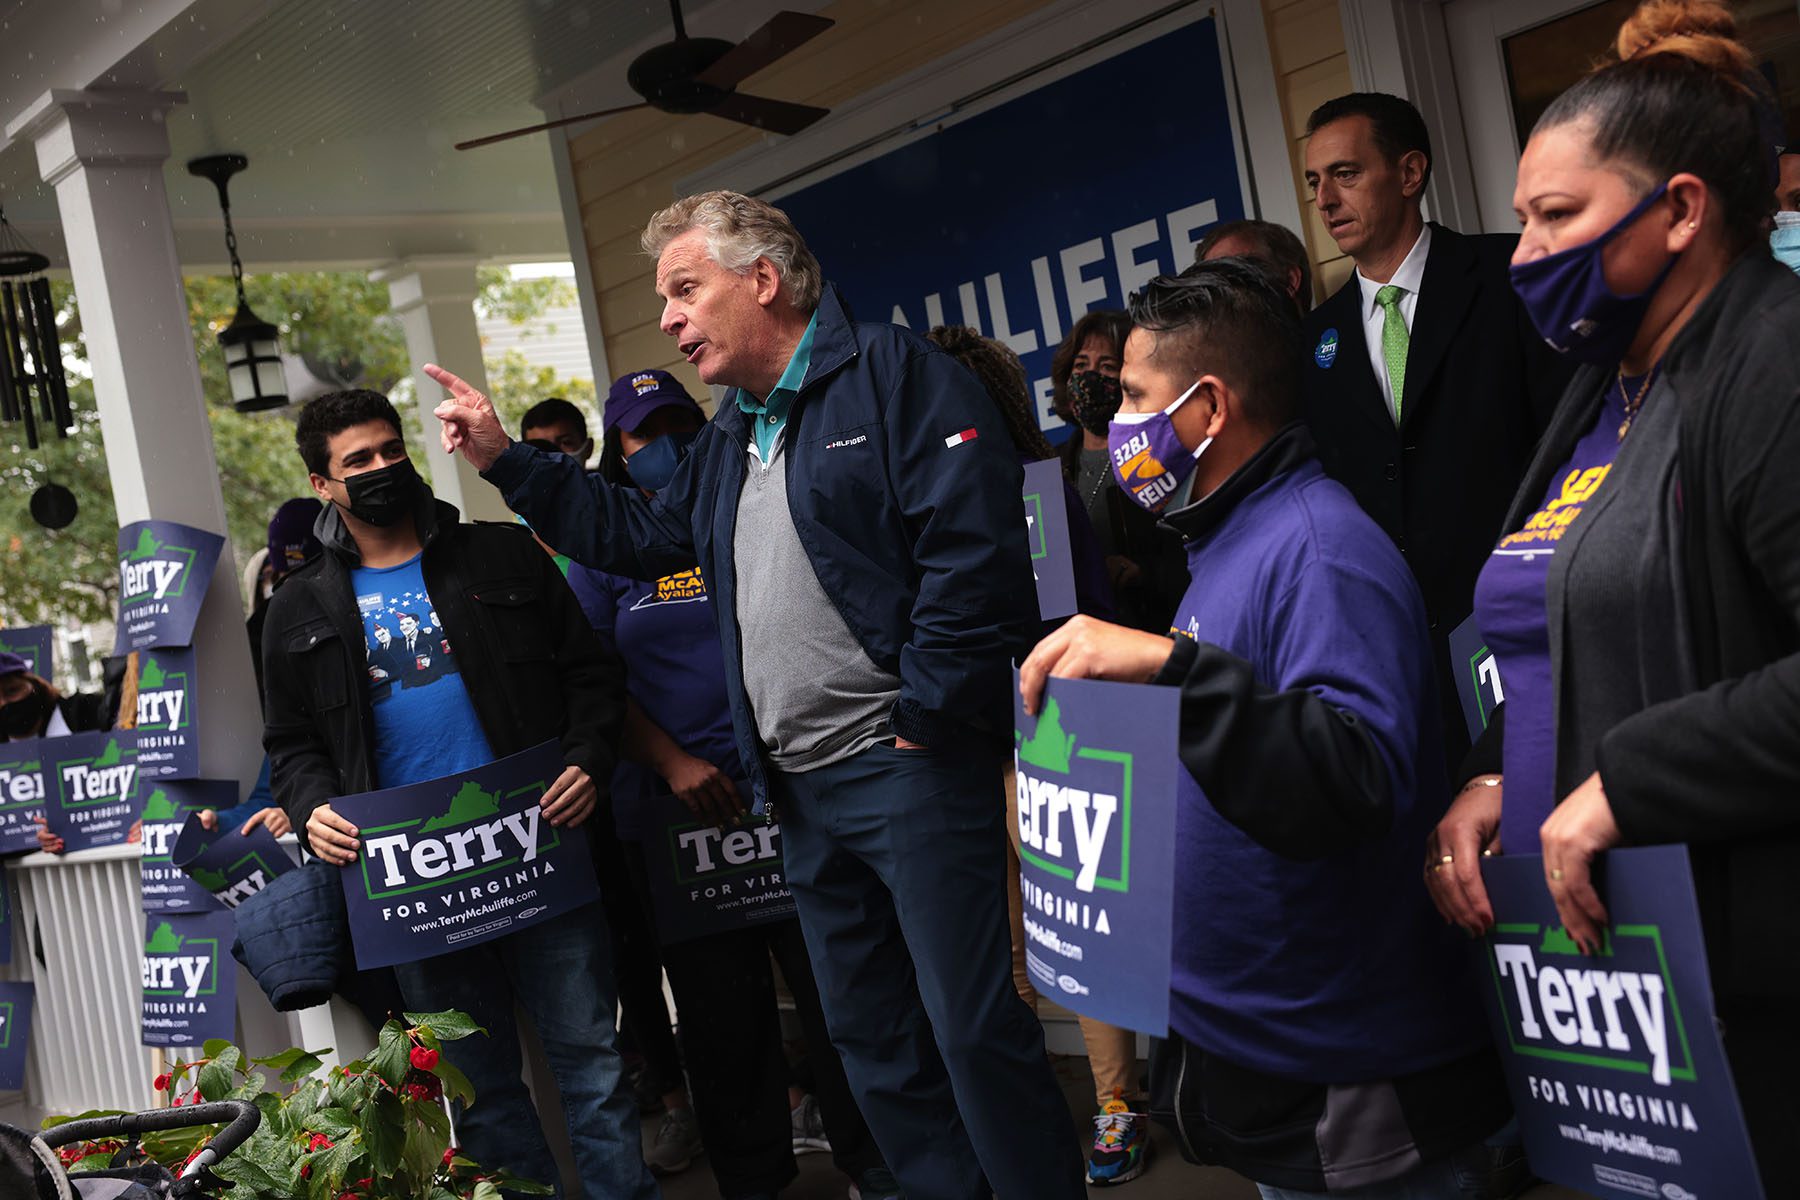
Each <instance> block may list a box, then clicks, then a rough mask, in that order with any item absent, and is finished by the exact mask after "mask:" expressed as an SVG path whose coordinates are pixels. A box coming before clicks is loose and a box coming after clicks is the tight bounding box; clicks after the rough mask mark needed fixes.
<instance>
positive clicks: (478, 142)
mask: <svg viewBox="0 0 1800 1200" xmlns="http://www.w3.org/2000/svg"><path fill="white" fill-rule="evenodd" d="M649 107H650V106H649V105H648V104H644V103H642V102H640V103H637V104H623V105H620V106H619V107H618V108H603V109H601V110H600V111H599V112H590V113H581V114H580V115H578V116H573V117H560V118H558V119H557V120H554V121H545V122H544V123H543V124H542V125H527V126H525V128H523V129H509V130H507V131H506V132H505V133H490V134H488V135H487V136H486V137H478V138H475V139H473V140H471V141H467V142H458V143H456V148H457V149H458V150H473V149H475V147H477V146H491V145H493V144H494V143H495V142H504V141H506V140H507V139H509V138H516V137H524V136H525V135H526V134H528V133H542V132H544V130H546V129H558V128H561V127H562V126H564V125H574V124H576V123H577V122H580V121H592V120H593V119H595V118H596V117H610V116H612V115H613V114H614V113H622V112H631V111H632V110H634V109H639V108H649Z"/></svg>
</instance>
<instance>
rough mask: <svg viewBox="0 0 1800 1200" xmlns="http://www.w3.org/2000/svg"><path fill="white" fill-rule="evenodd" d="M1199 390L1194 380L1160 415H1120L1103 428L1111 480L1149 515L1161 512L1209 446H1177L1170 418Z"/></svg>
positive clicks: (1155, 413) (1177, 442)
mask: <svg viewBox="0 0 1800 1200" xmlns="http://www.w3.org/2000/svg"><path fill="white" fill-rule="evenodd" d="M1199 386H1200V381H1199V380H1198V379H1196V380H1194V385H1193V387H1190V388H1188V390H1187V391H1185V392H1183V393H1181V395H1180V396H1179V397H1178V398H1177V399H1176V401H1175V403H1173V404H1171V405H1169V407H1167V408H1165V409H1163V410H1162V411H1161V412H1153V413H1128V412H1120V413H1116V414H1114V416H1113V419H1112V420H1111V422H1109V423H1108V424H1107V427H1106V449H1107V453H1108V454H1110V455H1111V456H1112V466H1113V477H1114V478H1116V479H1117V480H1118V482H1119V486H1120V487H1121V488H1123V489H1125V494H1126V495H1128V496H1130V497H1131V498H1132V499H1133V500H1135V501H1137V503H1138V504H1140V505H1142V506H1143V507H1145V508H1147V509H1149V510H1150V511H1151V512H1160V511H1162V507H1163V505H1165V504H1167V503H1168V502H1169V497H1170V496H1173V495H1174V494H1175V493H1176V492H1178V491H1180V490H1181V485H1182V484H1183V483H1185V482H1187V477H1188V476H1189V475H1192V474H1193V473H1194V467H1195V465H1196V464H1198V463H1199V461H1200V456H1201V455H1202V454H1204V453H1206V448H1207V447H1208V446H1210V445H1212V439H1211V438H1207V439H1206V440H1205V441H1204V442H1201V443H1200V444H1199V445H1198V446H1196V447H1195V448H1194V449H1192V450H1189V449H1188V448H1187V447H1186V446H1184V445H1182V444H1181V435H1180V434H1178V433H1176V432H1175V422H1174V420H1173V419H1172V416H1171V414H1173V413H1174V411H1175V410H1176V409H1178V408H1180V407H1181V406H1182V405H1183V404H1186V403H1187V399H1188V397H1189V396H1192V395H1193V394H1194V388H1197V387H1199Z"/></svg>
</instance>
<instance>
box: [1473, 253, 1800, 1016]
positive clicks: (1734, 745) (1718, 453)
mask: <svg viewBox="0 0 1800 1200" xmlns="http://www.w3.org/2000/svg"><path fill="white" fill-rule="evenodd" d="M1797 340H1800V280H1796V278H1795V276H1794V273H1793V272H1791V271H1789V270H1788V269H1787V268H1786V267H1783V266H1781V265H1780V264H1778V263H1775V262H1774V261H1773V260H1771V259H1770V258H1769V256H1768V254H1767V253H1766V252H1764V251H1763V250H1762V249H1761V248H1760V247H1758V248H1753V249H1752V250H1751V251H1750V252H1748V253H1746V254H1745V255H1743V256H1742V257H1741V258H1740V259H1739V260H1738V261H1737V262H1736V263H1735V264H1733V266H1732V267H1731V268H1730V270H1729V271H1728V272H1727V274H1726V276H1725V278H1724V279H1723V280H1722V281H1721V282H1720V283H1719V284H1718V286H1717V287H1716V288H1714V290H1713V292H1712V294H1711V295H1709V296H1708V297H1707V298H1706V299H1705V300H1704V301H1703V302H1702V303H1701V305H1700V307H1699V308H1698V309H1697V310H1696V312H1695V313H1694V316H1693V317H1692V318H1691V319H1690V320H1689V322H1688V324H1687V326H1686V327H1685V328H1684V329H1683V330H1682V331H1681V333H1680V334H1679V335H1678V336H1677V338H1676V339H1675V342H1674V344H1673V345H1672V346H1671V347H1670V349H1669V352H1668V354H1667V355H1666V356H1665V358H1664V362H1663V367H1662V372H1663V379H1662V382H1661V383H1660V384H1659V387H1658V391H1659V392H1660V393H1661V395H1659V397H1658V402H1659V403H1663V404H1674V405H1677V406H1679V408H1680V432H1679V447H1678V450H1677V456H1676V474H1675V479H1676V486H1677V488H1678V491H1677V492H1676V495H1675V496H1674V497H1673V501H1674V511H1675V513H1676V519H1675V521H1674V534H1673V539H1672V540H1673V541H1674V543H1675V544H1673V545H1671V546H1668V547H1663V548H1657V547H1647V552H1648V553H1651V554H1659V555H1660V556H1661V557H1663V558H1664V559H1666V561H1668V562H1669V563H1670V564H1673V565H1672V567H1671V571H1670V577H1669V580H1668V582H1669V586H1670V587H1672V588H1679V589H1680V592H1679V594H1678V595H1679V599H1680V600H1681V601H1682V604H1681V605H1680V606H1679V607H1680V608H1681V610H1682V611H1685V613H1686V614H1687V619H1686V624H1687V628H1685V629H1678V630H1673V631H1670V633H1669V636H1667V637H1658V636H1655V633H1656V631H1646V632H1647V633H1648V634H1649V635H1650V636H1645V637H1642V638H1640V639H1639V645H1640V646H1642V647H1644V649H1643V650H1642V651H1641V657H1644V658H1646V659H1647V656H1648V655H1650V654H1654V653H1663V654H1668V653H1679V654H1680V655H1682V657H1683V658H1684V659H1685V660H1686V661H1685V662H1683V663H1681V664H1680V665H1681V667H1682V669H1683V671H1684V673H1685V674H1687V675H1688V677H1689V678H1691V679H1693V680H1694V681H1695V684H1696V686H1695V688H1694V690H1692V691H1689V692H1688V693H1687V694H1685V695H1680V696H1677V697H1675V698H1673V699H1669V700H1664V701H1662V702H1660V703H1654V704H1651V705H1649V706H1648V707H1645V708H1642V709H1640V710H1639V711H1638V712H1636V713H1635V714H1634V715H1632V716H1630V717H1627V718H1626V719H1624V720H1622V721H1619V722H1618V723H1617V724H1615V725H1614V726H1612V728H1611V729H1609V730H1608V731H1607V732H1605V733H1604V734H1602V735H1600V737H1599V740H1598V742H1597V743H1596V744H1594V745H1593V746H1591V747H1586V748H1584V747H1580V746H1573V745H1569V744H1567V742H1568V740H1569V739H1570V738H1571V737H1572V736H1573V735H1572V734H1571V732H1570V726H1572V725H1573V724H1574V722H1569V721H1559V722H1558V729H1557V759H1558V773H1557V789H1558V795H1559V796H1564V795H1567V794H1568V792H1569V791H1570V790H1572V789H1573V787H1574V786H1575V785H1577V784H1579V783H1580V782H1581V781H1580V780H1579V779H1574V778H1565V777H1564V776H1565V774H1566V772H1565V771H1564V769H1563V764H1565V763H1579V762H1581V761H1583V760H1584V759H1585V758H1586V757H1587V755H1586V754H1584V753H1583V750H1584V749H1587V750H1591V753H1592V757H1593V759H1594V761H1595V762H1596V763H1597V764H1598V769H1599V772H1600V777H1601V782H1602V784H1603V785H1604V786H1605V788H1606V794H1607V799H1608V801H1609V803H1610V805H1611V807H1612V811H1613V815H1614V817H1615V819H1616V820H1617V821H1618V824H1619V829H1620V831H1621V833H1622V835H1623V839H1624V842H1625V843H1626V844H1627V845H1648V844H1657V843H1670V842H1685V843H1688V844H1689V845H1690V846H1691V847H1692V850H1693V858H1694V867H1695V873H1696V881H1697V884H1698V886H1699V890H1700V901H1701V915H1702V918H1703V921H1704V923H1705V925H1706V927H1707V941H1708V947H1709V952H1710V956H1711V958H1712V961H1713V975H1714V984H1715V987H1716V988H1717V989H1718V990H1719V991H1720V992H1721V993H1722V994H1729V995H1787V996H1793V995H1800V923H1797V922H1796V921H1794V919H1793V914H1794V913H1795V911H1797V910H1800V351H1797V350H1796V342H1797ZM1597 379H1598V376H1597V375H1596V374H1595V373H1594V371H1592V370H1589V371H1585V372H1583V373H1582V375H1580V376H1578V377H1577V378H1576V379H1575V380H1574V381H1573V382H1572V383H1571V384H1570V386H1569V389H1568V392H1567V393H1566V394H1565V396H1564V399H1563V402H1562V405H1561V406H1560V408H1559V410H1558V412H1557V415H1556V418H1555V420H1554V421H1553V422H1552V424H1551V426H1550V428H1549V429H1548V430H1547V431H1546V433H1545V435H1544V441H1543V444H1542V445H1541V446H1540V447H1539V450H1538V454H1537V456H1536V458H1535V460H1534V461H1533V463H1532V466H1531V469H1530V470H1529V471H1528V472H1527V474H1526V477H1525V480H1524V482H1523V484H1522V485H1521V486H1520V489H1519V492H1518V496H1517V498H1516V499H1515V500H1514V503H1513V506H1512V511H1511V512H1510V513H1509V514H1508V517H1507V523H1506V529H1507V530H1508V531H1512V530H1516V529H1518V528H1520V526H1521V525H1523V523H1524V522H1525V520H1526V519H1527V518H1529V516H1530V515H1531V513H1532V511H1533V510H1535V509H1536V507H1537V506H1538V504H1539V502H1540V501H1541V499H1542V497H1543V495H1544V492H1545V489H1546V488H1547V487H1548V486H1549V483H1550V478H1551V476H1552V475H1553V474H1554V473H1555V472H1556V471H1557V470H1558V469H1559V468H1560V467H1561V465H1562V464H1563V463H1564V462H1566V461H1567V459H1568V456H1569V454H1570V452H1571V450H1572V449H1573V447H1574V444H1575V442H1576V441H1577V440H1578V439H1579V438H1580V437H1581V435H1582V433H1583V432H1584V431H1585V430H1586V429H1587V428H1588V427H1589V426H1590V425H1591V424H1592V422H1593V419H1594V412H1595V408H1596V406H1597V404H1598V401H1599V395H1600V393H1601V389H1600V388H1599V387H1598V386H1597V385H1596V383H1597ZM1668 499H1670V498H1668V497H1663V496H1653V495H1646V496H1643V497H1633V502H1634V503H1642V504H1646V505H1659V504H1663V503H1665V502H1666V501H1667V500H1668ZM1613 500H1614V502H1615V503H1616V502H1618V500H1619V497H1617V496H1615V497H1613ZM1576 550H1577V552H1578V551H1579V547H1577V548H1576ZM1552 599H1556V598H1554V597H1553V598H1552ZM1562 599H1564V600H1565V601H1567V600H1568V598H1567V597H1563V598H1562ZM1557 607H1558V606H1557V605H1556V604H1554V603H1553V604H1552V605H1551V610H1552V611H1553V612H1554V611H1556V610H1557ZM1582 620H1583V615H1582V613H1581V612H1580V609H1579V606H1578V605H1577V606H1573V607H1570V606H1568V605H1567V604H1565V605H1564V616H1563V630H1562V633H1563V636H1562V638H1561V639H1560V641H1561V644H1562V651H1563V652H1562V654H1561V655H1560V656H1557V655H1553V656H1552V662H1551V671H1552V679H1553V681H1554V687H1555V692H1556V695H1557V696H1558V697H1559V703H1560V702H1562V701H1566V699H1567V697H1568V696H1569V695H1570V684H1569V681H1570V679H1571V678H1572V677H1574V676H1577V675H1579V676H1580V677H1581V678H1582V679H1583V681H1584V686H1585V687H1587V688H1589V689H1592V688H1593V687H1594V686H1595V682H1594V681H1595V679H1596V678H1597V677H1599V678H1606V677H1613V678H1617V679H1618V680H1619V682H1620V686H1629V685H1628V684H1627V683H1626V681H1625V677H1626V676H1627V675H1631V676H1633V677H1634V678H1635V677H1637V676H1638V675H1641V674H1644V673H1648V672H1651V671H1652V668H1653V667H1654V666H1655V665H1656V664H1651V663H1649V662H1647V661H1644V662H1639V663H1636V664H1625V665H1624V666H1623V667H1621V665H1620V664H1617V663H1614V662H1609V661H1606V656H1605V655H1601V656H1600V657H1599V658H1598V659H1596V657H1595V656H1594V649H1595V643H1596V641H1597V640H1599V639H1595V638H1588V639H1584V638H1583V637H1582V636H1581V625H1582ZM1602 686H1604V685H1602ZM1483 741H1484V743H1486V744H1487V746H1488V748H1489V749H1491V747H1492V742H1493V741H1494V739H1493V738H1484V739H1483ZM1478 759H1479V754H1477V755H1472V756H1471V764H1470V766H1471V768H1474V767H1479V766H1489V767H1492V766H1494V764H1493V761H1492V758H1489V759H1488V760H1487V762H1485V763H1483V762H1479V761H1477V760H1478Z"/></svg>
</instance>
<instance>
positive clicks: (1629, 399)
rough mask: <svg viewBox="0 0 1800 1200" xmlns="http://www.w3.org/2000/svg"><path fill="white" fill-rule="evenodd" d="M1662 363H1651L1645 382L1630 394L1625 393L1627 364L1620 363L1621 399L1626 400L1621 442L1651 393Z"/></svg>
mask: <svg viewBox="0 0 1800 1200" xmlns="http://www.w3.org/2000/svg"><path fill="white" fill-rule="evenodd" d="M1661 365H1662V364H1660V363H1651V364H1650V370H1649V371H1648V372H1647V373H1646V374H1645V375H1644V382H1643V383H1642V384H1641V385H1639V387H1638V390H1637V395H1635V396H1628V395H1626V394H1625V364H1624V363H1620V364H1619V399H1621V400H1623V401H1624V402H1625V419H1624V420H1623V421H1620V422H1619V440H1620V441H1621V442H1622V441H1624V440H1625V435H1626V434H1627V433H1629V432H1630V430H1631V419H1632V418H1633V417H1635V416H1637V413H1638V409H1640V408H1642V407H1643V406H1644V397H1645V396H1647V395H1649V394H1650V385H1651V384H1652V383H1653V382H1655V380H1656V368H1657V367H1659V366H1661Z"/></svg>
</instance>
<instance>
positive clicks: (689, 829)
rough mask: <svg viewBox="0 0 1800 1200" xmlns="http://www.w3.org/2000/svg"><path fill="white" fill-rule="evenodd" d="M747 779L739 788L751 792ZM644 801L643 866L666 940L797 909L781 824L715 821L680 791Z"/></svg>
mask: <svg viewBox="0 0 1800 1200" xmlns="http://www.w3.org/2000/svg"><path fill="white" fill-rule="evenodd" d="M748 787H749V785H747V784H740V785H739V790H740V792H743V793H744V794H748ZM646 807H647V808H648V809H649V811H648V813H647V814H646V815H645V817H644V821H645V824H646V826H647V829H646V831H645V837H644V842H643V845H644V873H645V875H646V876H647V878H648V882H649V884H650V899H651V903H652V905H653V906H654V908H655V910H656V933H657V936H658V937H659V938H661V939H662V941H663V942H664V943H665V944H667V943H671V942H682V941H688V940H691V939H693V938H698V937H706V936H708V935H710V934H715V933H735V932H737V931H739V930H741V929H747V928H749V927H750V926H752V925H762V924H765V923H767V922H769V921H785V920H789V919H791V918H792V917H793V916H794V894H793V893H792V892H791V891H789V890H788V886H787V875H786V872H785V871H784V870H783V869H782V866H781V826H780V825H779V824H777V823H775V822H765V821H755V820H753V821H751V822H749V823H747V824H745V825H744V826H743V827H741V828H715V827H714V826H712V825H709V824H707V823H705V822H703V821H699V820H696V819H695V817H694V815H693V813H691V812H689V811H688V807H687V805H685V804H683V803H682V802H681V801H680V800H678V799H676V798H675V797H674V796H657V797H654V798H652V799H651V800H650V802H649V803H648V805H647V806H646Z"/></svg>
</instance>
